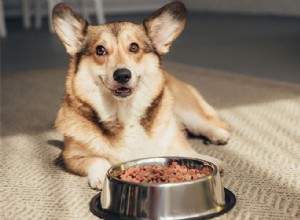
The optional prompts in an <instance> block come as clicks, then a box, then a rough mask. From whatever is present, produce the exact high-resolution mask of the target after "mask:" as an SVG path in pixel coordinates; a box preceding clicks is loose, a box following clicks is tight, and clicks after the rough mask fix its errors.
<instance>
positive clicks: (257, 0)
mask: <svg viewBox="0 0 300 220" xmlns="http://www.w3.org/2000/svg"><path fill="white" fill-rule="evenodd" d="M182 2H184V3H185V4H186V6H187V8H188V9H189V10H191V11H209V12H226V13H246V14H267V15H269V14H271V15H291V16H300V0H183V1H182Z"/></svg>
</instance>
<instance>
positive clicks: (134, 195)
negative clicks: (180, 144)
mask: <svg viewBox="0 0 300 220" xmlns="http://www.w3.org/2000/svg"><path fill="white" fill-rule="evenodd" d="M172 162H177V163H178V164H179V165H185V166H187V167H188V168H190V169H191V168H196V169H199V170H201V169H203V168H204V167H205V166H209V167H211V169H212V172H211V173H210V174H209V175H207V176H204V177H201V178H199V179H195V180H188V181H183V182H178V183H134V182H128V181H124V180H121V179H119V178H116V177H114V173H115V172H118V171H123V170H126V169H127V168H129V167H132V166H137V165H139V166H144V165H161V166H165V165H170V164H172ZM90 205H91V211H92V212H93V213H94V214H95V215H97V216H98V217H101V218H104V219H109V220H114V219H124V220H131V219H153V220H156V219H170V220H171V219H172V220H175V219H176V220H177V219H178V220H179V219H207V218H211V217H215V216H218V215H221V214H223V213H225V212H227V211H229V210H230V209H231V208H232V207H233V206H234V205H235V196H234V194H233V193H232V192H230V191H229V190H227V189H224V187H223V185H222V183H221V178H220V173H219V170H218V169H217V167H216V166H215V165H214V164H212V163H210V162H207V161H204V160H200V159H195V158H185V157H155V158H145V159H139V160H134V161H129V162H125V163H121V164H117V165H115V166H112V167H111V168H110V169H109V170H108V172H107V175H106V179H105V181H104V187H103V190H102V192H100V193H99V194H97V195H96V196H95V197H94V198H93V199H92V201H91V204H90Z"/></svg>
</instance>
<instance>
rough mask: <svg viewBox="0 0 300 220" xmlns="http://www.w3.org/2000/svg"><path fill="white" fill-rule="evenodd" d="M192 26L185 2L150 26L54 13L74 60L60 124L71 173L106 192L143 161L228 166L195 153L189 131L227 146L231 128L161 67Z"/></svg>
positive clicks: (65, 10)
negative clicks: (109, 178)
mask: <svg viewBox="0 0 300 220" xmlns="http://www.w3.org/2000/svg"><path fill="white" fill-rule="evenodd" d="M185 22H186V10H185V7H184V5H183V4H181V3H177V2H175V3H170V4H168V5H166V6H164V7H163V8H161V9H159V10H158V11H156V12H154V13H153V14H152V15H151V16H150V17H149V18H147V19H146V20H145V21H144V22H143V23H142V24H133V23H130V22H112V23H107V24H103V25H89V24H88V23H87V22H86V21H84V20H83V19H82V18H80V17H79V16H78V15H77V14H76V13H75V12H74V11H73V10H72V9H71V7H70V6H69V5H67V4H64V3H60V4H58V5H57V6H56V7H55V8H54V10H53V25H54V28H55V31H56V33H57V35H58V36H59V38H60V39H61V41H62V42H63V44H64V46H65V48H66V50H67V52H68V53H69V54H70V56H71V62H70V67H69V71H68V74H67V78H66V88H65V95H64V99H63V103H62V105H61V108H60V110H59V112H58V115H57V119H56V122H55V125H56V128H57V129H58V130H59V131H60V132H61V133H62V134H63V135H64V149H63V152H62V156H63V160H64V164H65V167H66V169H67V170H68V171H69V172H72V173H75V174H78V175H81V176H88V180H89V184H90V186H91V187H92V188H98V189H101V188H102V183H103V179H104V177H105V174H106V172H107V170H108V168H109V167H110V166H111V165H113V164H116V163H119V162H124V161H127V160H132V159H136V158H145V157H153V156H167V155H170V156H173V155H174V156H188V157H194V158H195V157H197V158H201V159H205V160H208V161H211V162H213V163H215V164H216V165H217V166H219V167H222V162H221V161H219V160H218V159H215V158H212V157H210V156H206V155H201V154H198V153H197V152H195V150H193V149H192V147H191V146H190V144H189V142H188V141H187V139H186V135H185V133H184V131H183V128H186V129H188V130H189V131H190V132H191V133H193V134H195V135H203V136H205V137H207V138H208V139H209V140H210V141H211V142H212V143H214V144H225V143H227V142H228V140H229V136H230V135H229V132H228V130H229V127H228V125H227V124H226V123H225V122H224V121H222V120H221V119H220V118H219V117H218V116H217V113H216V111H215V110H214V109H213V107H211V106H210V105H209V104H208V103H207V102H206V101H205V100H204V99H203V98H202V97H201V95H200V94H199V93H198V92H197V91H196V89H194V88H193V87H192V86H190V85H188V84H186V83H184V82H182V81H179V80H178V79H176V78H175V77H173V76H172V75H170V74H169V73H167V72H166V71H165V70H164V69H163V67H162V64H161V59H162V56H163V55H164V54H166V53H167V52H168V51H169V48H170V46H171V44H172V42H173V41H174V40H175V39H176V38H177V37H178V35H179V34H180V33H181V31H182V30H183V28H184V25H185Z"/></svg>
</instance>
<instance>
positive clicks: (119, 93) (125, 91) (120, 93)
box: [115, 87, 131, 97]
mask: <svg viewBox="0 0 300 220" xmlns="http://www.w3.org/2000/svg"><path fill="white" fill-rule="evenodd" d="M130 94H131V89H129V88H126V87H121V88H118V89H116V90H115V95H117V96H121V97H126V96H129V95H130Z"/></svg>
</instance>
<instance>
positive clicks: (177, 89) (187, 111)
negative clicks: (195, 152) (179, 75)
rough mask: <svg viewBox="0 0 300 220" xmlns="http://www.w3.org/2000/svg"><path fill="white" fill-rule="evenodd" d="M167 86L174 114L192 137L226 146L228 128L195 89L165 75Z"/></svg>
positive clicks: (228, 135)
mask: <svg viewBox="0 0 300 220" xmlns="http://www.w3.org/2000/svg"><path fill="white" fill-rule="evenodd" d="M166 79H167V85H168V87H169V88H170V90H171V92H172V93H173V95H174V101H175V114H176V117H177V118H178V119H179V121H180V122H181V123H182V124H183V125H184V126H185V127H186V128H187V129H188V130H189V131H190V132H191V133H192V134H194V135H203V136H205V137H207V138H208V139H209V140H210V142H212V143H213V144H226V143H227V142H228V140H229V138H230V134H229V126H228V124H227V123H226V122H224V121H223V120H221V119H220V118H219V117H218V115H217V113H216V111H215V110H214V109H213V107H212V106H210V105H209V104H208V103H207V102H206V101H205V100H204V99H203V98H202V97H201V95H200V94H199V93H198V92H197V90H196V89H195V88H193V87H192V86H191V85H188V84H186V83H184V82H182V81H179V80H178V79H176V78H175V77H173V76H171V75H169V74H166Z"/></svg>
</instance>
